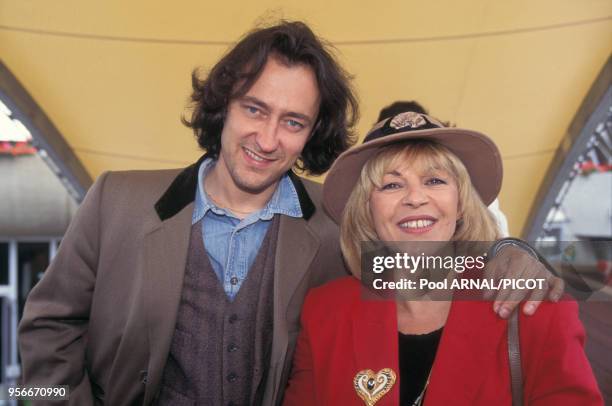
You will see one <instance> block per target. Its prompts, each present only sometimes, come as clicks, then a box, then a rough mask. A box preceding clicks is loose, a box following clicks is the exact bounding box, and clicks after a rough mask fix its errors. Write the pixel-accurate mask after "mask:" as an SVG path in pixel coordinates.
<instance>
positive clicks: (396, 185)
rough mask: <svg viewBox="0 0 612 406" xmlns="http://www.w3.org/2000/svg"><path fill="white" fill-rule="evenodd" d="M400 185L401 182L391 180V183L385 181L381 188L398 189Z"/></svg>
mask: <svg viewBox="0 0 612 406" xmlns="http://www.w3.org/2000/svg"><path fill="white" fill-rule="evenodd" d="M399 187H400V184H399V183H397V182H389V183H384V184H383V185H382V186H381V188H380V190H393V189H397V188H399Z"/></svg>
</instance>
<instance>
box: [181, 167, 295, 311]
mask: <svg viewBox="0 0 612 406" xmlns="http://www.w3.org/2000/svg"><path fill="white" fill-rule="evenodd" d="M215 163H216V162H215V161H213V160H212V159H210V158H209V159H206V160H204V161H203V162H202V163H201V164H200V168H199V170H198V188H197V191H196V198H195V208H194V210H193V217H192V220H191V224H192V225H194V224H196V223H197V222H198V221H200V220H202V222H201V227H202V235H203V237H204V241H203V244H204V248H205V250H206V253H207V254H208V258H209V259H210V263H211V265H212V267H213V269H214V271H215V274H216V275H217V278H219V281H220V282H221V284H222V285H223V290H224V291H225V294H226V295H227V297H228V298H229V299H230V300H232V301H233V300H234V298H235V297H236V294H238V290H239V289H240V286H241V285H242V283H243V282H244V281H245V279H246V277H247V274H248V272H249V269H250V268H251V265H252V264H253V262H254V261H255V257H256V256H257V253H258V252H259V248H260V247H261V244H262V242H263V239H264V237H265V235H266V232H267V231H268V227H269V226H270V224H271V223H272V221H271V220H272V218H273V217H274V215H275V214H284V215H287V216H291V217H302V209H301V207H300V201H299V199H298V195H297V191H296V190H295V187H294V186H293V183H292V182H291V179H289V176H288V175H284V176H283V177H282V178H281V180H280V182H279V184H278V187H277V188H276V190H275V191H274V194H273V195H272V197H271V198H270V200H269V201H268V203H267V204H266V206H265V207H264V208H263V209H261V210H259V211H257V212H254V213H251V214H249V215H248V216H247V217H245V218H244V219H242V220H240V219H239V218H237V217H236V216H235V215H234V214H232V213H231V212H230V211H229V210H225V209H223V208H220V207H218V206H217V205H215V204H214V203H213V201H212V200H211V199H210V197H209V196H208V194H207V193H206V191H205V190H204V179H205V177H206V174H207V173H208V171H209V169H211V168H212V167H213V166H214V165H215Z"/></svg>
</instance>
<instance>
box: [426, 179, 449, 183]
mask: <svg viewBox="0 0 612 406" xmlns="http://www.w3.org/2000/svg"><path fill="white" fill-rule="evenodd" d="M426 184H428V185H446V181H445V180H444V179H440V178H430V179H428V180H427V182H426Z"/></svg>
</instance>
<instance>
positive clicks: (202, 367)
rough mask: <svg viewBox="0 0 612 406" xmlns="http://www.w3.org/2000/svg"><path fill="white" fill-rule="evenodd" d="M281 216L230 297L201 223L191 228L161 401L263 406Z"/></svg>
mask: <svg viewBox="0 0 612 406" xmlns="http://www.w3.org/2000/svg"><path fill="white" fill-rule="evenodd" d="M278 217H279V216H278V215H276V216H274V220H272V224H271V225H270V227H269V228H268V232H267V233H266V236H265V238H264V240H263V242H262V244H261V248H260V249H259V253H258V254H257V257H256V258H255V261H254V262H253V264H252V266H251V268H250V269H249V273H248V275H247V278H246V279H245V281H244V282H243V283H242V286H241V287H240V290H239V291H238V294H237V295H236V297H235V298H234V301H233V302H230V301H229V299H228V298H227V296H226V294H225V292H224V291H223V286H222V284H221V282H220V281H219V279H218V278H217V275H216V274H215V272H214V270H213V267H212V265H211V264H210V260H209V259H208V255H207V254H206V251H205V249H204V246H203V244H202V226H201V223H200V222H198V223H196V224H194V225H193V226H192V228H191V239H190V242H189V257H188V259H187V267H186V269H185V278H184V282H183V291H182V295H181V302H180V306H179V310H178V317H177V321H176V327H175V331H174V336H173V338H172V343H171V345H170V353H169V354H168V360H167V361H166V366H165V368H164V372H163V376H162V381H161V387H160V392H159V394H158V397H157V400H156V402H155V403H156V404H158V405H177V406H182V405H207V406H208V405H211V406H214V405H224V406H225V405H236V406H238V405H240V406H242V405H245V406H246V405H256V404H260V403H261V398H262V396H263V390H264V388H265V378H266V373H267V371H268V367H269V365H268V364H269V357H270V350H271V346H272V312H273V302H272V298H273V289H274V258H275V252H276V240H277V237H278V224H279V218H278Z"/></svg>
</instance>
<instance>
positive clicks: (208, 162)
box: [191, 158, 303, 224]
mask: <svg viewBox="0 0 612 406" xmlns="http://www.w3.org/2000/svg"><path fill="white" fill-rule="evenodd" d="M215 164H216V161H215V160H213V159H212V158H206V159H205V160H204V161H202V163H201V164H200V167H199V169H198V187H197V190H196V198H195V207H194V210H193V216H192V220H191V223H192V224H195V223H197V222H198V221H199V220H200V219H202V218H203V217H204V216H205V215H206V213H208V211H209V210H212V211H213V212H214V213H216V214H219V215H226V216H230V217H235V216H234V215H233V214H231V213H230V212H229V211H227V210H225V209H223V208H220V207H218V206H217V205H216V204H214V203H213V201H212V200H211V199H210V197H209V196H208V194H207V193H206V190H204V179H205V178H206V175H207V173H208V171H209V170H210V169H211V168H212V167H213V166H214V165H215ZM275 214H284V215H286V216H290V217H298V218H299V217H302V216H303V214H302V208H301V206H300V200H299V198H298V193H297V191H296V190H295V186H294V185H293V182H291V179H289V176H288V175H287V174H285V175H283V176H282V178H281V180H280V182H279V183H278V186H277V188H276V190H275V191H274V194H273V195H272V197H271V198H270V200H269V201H268V203H267V204H266V206H265V207H264V208H263V209H261V210H259V211H257V212H255V213H251V214H250V215H249V216H248V217H247V218H245V219H244V220H243V221H247V220H251V221H249V222H254V221H257V220H270V219H271V218H272V217H273V216H274V215H275Z"/></svg>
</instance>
